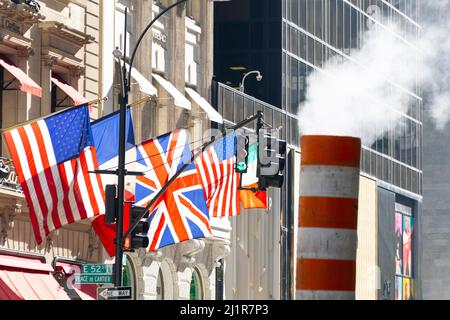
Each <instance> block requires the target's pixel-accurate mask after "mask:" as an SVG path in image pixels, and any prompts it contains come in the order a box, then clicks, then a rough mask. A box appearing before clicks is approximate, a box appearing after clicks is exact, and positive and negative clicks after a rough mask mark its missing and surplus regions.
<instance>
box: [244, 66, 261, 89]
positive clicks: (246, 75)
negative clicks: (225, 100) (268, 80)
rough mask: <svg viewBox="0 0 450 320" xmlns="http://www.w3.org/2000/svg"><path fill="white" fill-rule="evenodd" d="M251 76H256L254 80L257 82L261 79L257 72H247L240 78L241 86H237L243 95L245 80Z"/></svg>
mask: <svg viewBox="0 0 450 320" xmlns="http://www.w3.org/2000/svg"><path fill="white" fill-rule="evenodd" d="M252 74H256V80H257V81H261V80H262V79H263V76H262V75H261V72H259V71H258V70H255V71H250V72H247V73H246V74H244V77H243V78H242V81H241V84H240V85H239V91H241V92H243V93H245V80H246V79H247V77H248V76H249V75H252Z"/></svg>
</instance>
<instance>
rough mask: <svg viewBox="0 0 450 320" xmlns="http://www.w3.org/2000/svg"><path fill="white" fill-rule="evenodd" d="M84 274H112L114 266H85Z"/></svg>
mask: <svg viewBox="0 0 450 320" xmlns="http://www.w3.org/2000/svg"><path fill="white" fill-rule="evenodd" d="M81 273H83V274H112V273H113V265H112V264H84V265H83V270H82V272H81Z"/></svg>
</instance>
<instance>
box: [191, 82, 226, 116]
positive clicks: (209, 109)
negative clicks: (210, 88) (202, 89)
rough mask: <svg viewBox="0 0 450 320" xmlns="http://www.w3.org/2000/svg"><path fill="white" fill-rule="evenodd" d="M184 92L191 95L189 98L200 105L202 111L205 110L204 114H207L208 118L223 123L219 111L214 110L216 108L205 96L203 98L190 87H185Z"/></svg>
mask: <svg viewBox="0 0 450 320" xmlns="http://www.w3.org/2000/svg"><path fill="white" fill-rule="evenodd" d="M186 92H187V94H188V95H189V97H191V99H192V100H193V101H194V102H195V103H196V104H197V105H198V106H199V107H200V108H202V109H203V111H205V112H206V114H207V115H208V118H209V120H211V121H214V122H217V123H220V124H222V123H223V118H222V116H221V115H220V113H218V112H217V111H216V109H214V108H213V107H212V106H211V105H210V104H209V102H208V101H206V99H205V98H203V97H202V96H201V95H199V94H198V93H197V92H196V91H195V90H194V89H191V88H186Z"/></svg>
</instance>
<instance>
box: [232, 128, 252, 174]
mask: <svg viewBox="0 0 450 320" xmlns="http://www.w3.org/2000/svg"><path fill="white" fill-rule="evenodd" d="M249 145H250V139H249V137H248V136H243V135H237V136H236V166H235V171H236V172H237V173H241V174H243V173H247V169H248V150H249Z"/></svg>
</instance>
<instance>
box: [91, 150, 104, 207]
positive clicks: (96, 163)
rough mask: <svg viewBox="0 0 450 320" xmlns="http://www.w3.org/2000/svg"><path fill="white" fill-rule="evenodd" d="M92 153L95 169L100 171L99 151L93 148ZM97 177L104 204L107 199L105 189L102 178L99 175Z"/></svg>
mask: <svg viewBox="0 0 450 320" xmlns="http://www.w3.org/2000/svg"><path fill="white" fill-rule="evenodd" d="M91 153H92V160H93V161H94V168H95V170H97V169H98V159H97V151H96V150H95V148H93V147H91ZM95 177H96V179H97V184H98V186H99V187H100V192H101V194H102V199H103V202H105V201H106V197H105V189H104V187H103V183H102V178H101V176H100V175H99V174H96V175H95Z"/></svg>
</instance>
